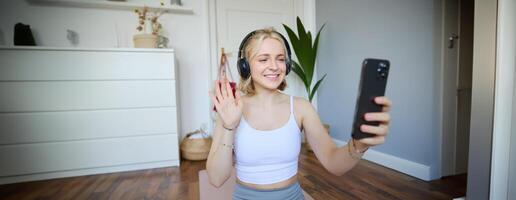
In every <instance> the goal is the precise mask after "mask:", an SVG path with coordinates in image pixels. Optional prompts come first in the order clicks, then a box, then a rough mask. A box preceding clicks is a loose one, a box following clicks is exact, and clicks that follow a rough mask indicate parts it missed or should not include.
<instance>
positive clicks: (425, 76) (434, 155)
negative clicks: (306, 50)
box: [316, 0, 440, 176]
mask: <svg viewBox="0 0 516 200" xmlns="http://www.w3.org/2000/svg"><path fill="white" fill-rule="evenodd" d="M436 2H439V1H429V0H362V1H349V0H345V1H338V0H321V1H317V2H316V19H317V26H318V27H320V26H321V25H322V24H324V23H326V28H325V30H324V32H323V33H322V34H321V39H320V40H321V41H320V44H319V45H320V46H319V53H318V55H319V57H318V60H317V65H318V70H319V71H318V76H319V77H322V76H323V75H324V74H325V73H327V74H328V77H327V78H326V81H325V82H324V83H323V85H322V86H321V88H320V90H319V94H318V106H319V109H318V110H319V113H320V115H321V118H322V120H323V121H324V122H325V123H329V124H330V125H331V130H330V132H331V135H332V137H333V138H335V139H338V140H343V141H347V140H348V139H349V138H350V132H351V124H352V121H353V120H352V118H353V115H354V106H355V100H356V95H357V89H358V82H359V76H360V67H361V62H362V60H363V59H364V58H368V57H373V58H385V59H388V60H390V61H391V71H390V75H389V82H388V86H387V91H386V95H387V96H388V97H389V98H390V99H391V100H392V101H393V102H394V106H393V109H392V112H391V115H392V124H391V129H390V135H389V136H388V139H387V141H386V143H385V144H383V145H381V146H378V147H375V148H374V149H375V150H377V151H380V152H383V153H387V154H390V155H393V156H397V157H400V158H403V159H407V160H410V161H413V162H417V163H420V164H424V165H429V166H431V167H432V169H433V171H434V172H433V173H434V175H433V176H435V173H436V170H439V169H440V161H439V154H440V146H439V142H438V141H439V129H438V127H437V125H438V124H437V117H438V112H437V111H438V110H439V108H438V106H437V105H438V104H437V103H436V102H437V99H438V95H436V92H435V91H436V88H435V87H434V86H435V85H437V84H436V83H437V81H438V76H437V75H438V74H436V72H437V71H438V70H436V69H437V68H438V64H439V63H437V62H435V58H436V55H435V54H436V52H437V51H435V48H436V45H438V43H437V42H436V41H435V39H434V33H435V32H438V31H435V28H434V27H440V25H439V24H436V23H440V22H439V21H437V22H436V20H434V19H435V18H436V11H435V10H436V8H437V7H440V4H436ZM437 25H438V26H437Z"/></svg>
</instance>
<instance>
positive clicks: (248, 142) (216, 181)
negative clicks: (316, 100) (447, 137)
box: [206, 29, 391, 200]
mask: <svg viewBox="0 0 516 200" xmlns="http://www.w3.org/2000/svg"><path fill="white" fill-rule="evenodd" d="M289 59H290V49H289V47H288V43H287V41H286V40H285V38H284V37H283V36H282V35H281V34H279V33H278V32H276V31H274V30H273V29H261V30H256V31H254V32H252V33H250V34H249V35H248V36H246V37H245V38H244V40H243V41H242V44H241V47H240V52H239V62H238V67H239V72H240V75H241V80H240V83H239V90H240V91H242V92H243V93H244V94H245V95H243V96H240V94H239V92H236V93H235V95H233V94H232V92H231V91H232V90H231V87H230V84H229V83H228V81H227V80H226V79H225V78H222V80H216V81H215V91H214V94H212V93H210V97H211V99H212V101H213V103H214V105H215V107H216V109H217V112H218V119H217V122H216V126H215V129H214V134H213V143H212V146H211V150H210V154H209V156H208V161H207V164H206V165H207V166H206V168H207V171H208V177H209V180H210V183H211V184H212V185H214V186H216V187H220V186H221V185H222V184H223V183H224V182H225V181H226V180H227V179H228V178H229V176H230V174H231V170H232V168H233V151H234V153H235V158H234V159H235V162H236V164H235V168H236V175H237V184H236V187H235V191H234V193H233V199H267V200H270V199H296V200H297V199H304V197H303V193H302V190H301V188H300V186H299V182H298V180H297V167H298V156H299V153H300V147H301V130H304V131H305V134H306V137H307V140H308V142H309V143H310V145H311V146H312V149H313V151H314V153H315V155H316V157H317V159H318V160H319V161H320V162H321V163H322V165H323V166H324V167H325V168H326V169H327V170H328V171H329V172H331V173H333V174H335V175H337V176H340V175H343V174H344V173H346V172H347V171H348V170H350V169H351V168H352V167H353V166H355V164H356V163H357V162H358V161H359V160H360V158H361V156H362V155H363V153H364V152H365V151H366V150H367V149H368V148H369V147H370V146H375V145H379V144H382V143H384V141H385V136H386V135H387V131H388V127H389V125H388V124H389V121H390V116H389V114H388V113H387V112H388V110H389V108H390V105H391V103H390V101H389V99H387V98H386V97H377V98H376V99H375V102H376V103H377V104H379V105H382V106H383V112H381V113H367V114H366V115H365V118H366V120H368V121H379V122H380V125H379V126H369V125H362V126H361V130H362V131H363V132H367V133H371V134H374V135H375V136H374V137H371V138H364V139H361V140H353V139H352V140H351V141H349V142H348V144H347V145H346V146H344V147H340V148H337V147H336V146H335V144H334V143H333V142H332V140H331V138H330V136H329V135H328V133H327V132H326V130H325V129H324V127H323V125H322V123H321V121H320V119H319V116H318V114H317V112H316V110H315V109H314V108H313V107H312V104H310V102H308V101H307V100H305V99H302V98H298V97H292V96H288V95H286V94H284V93H282V92H281V91H282V90H283V89H284V88H285V87H286V81H285V76H286V75H287V74H288V72H289V71H290V61H289ZM349 145H351V146H349Z"/></svg>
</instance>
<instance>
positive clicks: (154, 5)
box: [30, 0, 193, 14]
mask: <svg viewBox="0 0 516 200" xmlns="http://www.w3.org/2000/svg"><path fill="white" fill-rule="evenodd" d="M30 1H31V2H33V3H36V4H42V5H43V4H44V5H58V6H72V7H83V8H104V9H122V10H134V9H136V8H143V7H144V6H147V7H148V8H149V9H162V10H165V11H166V12H169V13H183V14H193V9H192V8H189V7H184V6H179V5H164V6H161V5H159V3H158V2H146V3H144V2H125V1H108V0H30Z"/></svg>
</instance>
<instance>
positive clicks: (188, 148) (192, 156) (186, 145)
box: [180, 130, 211, 160]
mask: <svg viewBox="0 0 516 200" xmlns="http://www.w3.org/2000/svg"><path fill="white" fill-rule="evenodd" d="M195 134H202V136H203V137H202V138H190V137H191V136H192V135H195ZM210 148H211V137H210V136H208V135H207V134H206V133H205V132H204V131H201V130H197V131H194V132H191V133H188V134H186V136H185V138H184V139H183V141H182V142H181V146H180V149H181V157H182V158H184V159H186V160H206V159H207V158H208V153H210Z"/></svg>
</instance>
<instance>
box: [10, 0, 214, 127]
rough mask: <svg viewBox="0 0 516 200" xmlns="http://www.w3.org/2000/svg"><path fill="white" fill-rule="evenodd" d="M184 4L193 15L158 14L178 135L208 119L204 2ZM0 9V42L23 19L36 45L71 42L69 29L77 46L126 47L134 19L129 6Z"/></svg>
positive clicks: (24, 4)
mask: <svg viewBox="0 0 516 200" xmlns="http://www.w3.org/2000/svg"><path fill="white" fill-rule="evenodd" d="M183 4H184V5H185V6H188V7H191V8H193V12H194V14H165V15H164V16H162V17H161V18H160V21H161V23H162V24H163V26H164V31H165V35H166V36H168V37H169V38H170V40H171V41H170V43H169V46H170V47H171V48H173V49H174V50H175V53H176V59H177V62H178V63H177V64H178V65H177V67H178V70H179V72H178V73H179V74H178V84H179V87H180V88H179V94H180V95H179V96H180V99H179V101H180V102H179V108H180V120H181V126H180V128H181V131H180V132H181V134H185V133H186V132H188V131H192V130H194V129H197V128H199V126H201V124H203V123H205V124H208V122H209V121H210V118H209V112H208V111H209V108H208V106H209V104H210V103H209V98H208V94H207V91H208V86H209V83H210V81H208V80H209V78H210V67H209V63H210V62H209V59H210V58H209V42H208V38H209V35H208V31H209V28H208V22H207V20H208V18H207V14H208V12H207V10H208V8H207V5H208V2H207V0H183ZM0 13H2V14H1V15H2V17H0V45H12V44H13V42H12V38H13V27H14V24H16V23H17V22H22V23H25V24H29V25H31V28H32V31H33V33H34V36H35V38H36V42H37V44H38V45H42V46H60V47H61V46H71V45H70V44H69V43H68V41H67V39H66V30H67V29H71V30H74V31H76V32H78V33H79V40H80V43H79V46H80V47H100V48H103V47H108V48H111V47H131V46H132V35H133V34H134V33H135V30H136V29H135V28H136V23H137V16H136V14H135V13H134V12H132V11H130V10H112V9H94V8H75V7H62V6H50V5H40V4H38V5H34V4H31V3H29V2H28V1H25V0H23V1H22V0H7V1H2V2H0ZM116 27H118V35H117V31H116ZM117 37H118V39H117ZM117 41H120V42H119V44H117Z"/></svg>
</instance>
